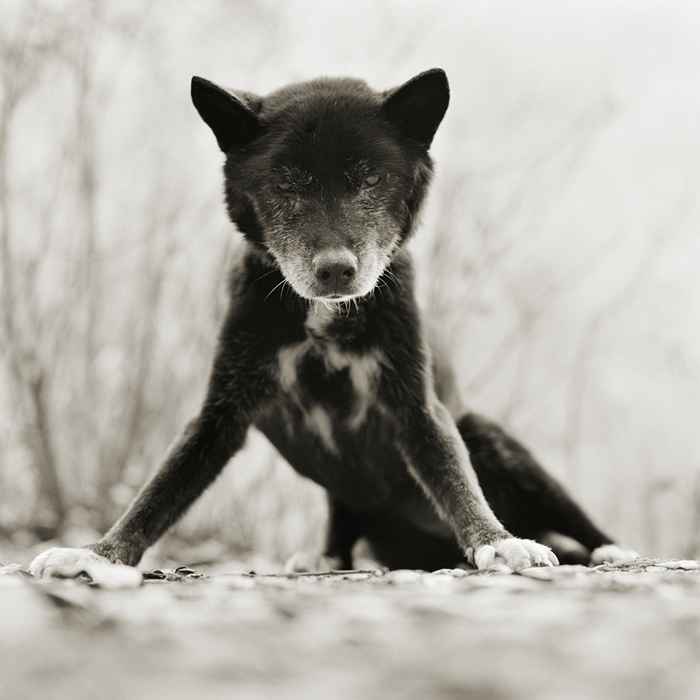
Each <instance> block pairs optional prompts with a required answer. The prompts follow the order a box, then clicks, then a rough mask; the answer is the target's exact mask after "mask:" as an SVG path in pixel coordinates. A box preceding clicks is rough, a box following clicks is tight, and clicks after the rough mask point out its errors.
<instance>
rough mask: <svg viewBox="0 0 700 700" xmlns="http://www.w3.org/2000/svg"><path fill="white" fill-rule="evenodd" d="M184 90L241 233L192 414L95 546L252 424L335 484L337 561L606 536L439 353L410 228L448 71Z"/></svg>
mask: <svg viewBox="0 0 700 700" xmlns="http://www.w3.org/2000/svg"><path fill="white" fill-rule="evenodd" d="M192 98H193V101H194V103H195V106H196V107H197V109H198V111H199V113H200V114H201V116H202V117H203V119H204V121H205V122H206V123H207V124H208V125H209V126H210V127H211V128H212V130H213V131H214V134H215V136H216V138H217V141H218V144H219V146H220V148H221V149H222V150H223V151H224V153H225V155H226V161H225V166H224V174H225V182H226V187H225V193H226V205H227V208H228V212H229V215H230V217H231V220H232V221H233V222H234V223H235V224H236V225H237V227H238V229H239V230H240V231H241V232H242V233H243V235H244V236H245V238H246V239H247V241H248V245H247V249H246V251H245V252H244V254H243V255H242V257H241V258H240V260H238V262H237V263H236V266H235V269H234V270H233V272H232V276H231V303H230V307H229V311H228V315H227V317H226V320H225V323H224V325H223V328H222V331H221V335H220V338H219V345H218V350H217V353H216V357H215V360H214V364H213V369H212V372H211V378H210V382H209V389H208V392H207V395H206V399H205V401H204V404H203V406H202V409H201V411H200V413H199V415H198V416H197V417H196V418H195V419H194V420H193V421H192V422H191V424H190V425H189V426H188V428H187V430H186V431H185V433H184V434H183V436H182V438H181V439H180V440H179V441H178V442H177V444H176V445H175V446H174V447H173V448H172V449H171V450H170V452H169V454H168V456H167V457H166V459H165V462H164V464H163V466H162V467H161V469H160V471H159V472H158V473H157V475H156V476H155V477H154V478H153V479H152V480H151V481H150V482H149V483H148V484H147V485H146V486H145V488H144V489H143V491H142V492H141V494H140V495H139V496H138V497H137V499H136V500H135V502H134V503H133V504H132V506H131V507H130V508H129V509H128V511H127V512H126V513H125V514H124V516H122V518H121V519H120V520H119V521H118V522H117V523H116V525H114V527H113V528H112V529H111V530H110V531H109V532H108V533H107V534H106V535H105V537H104V538H103V539H102V540H101V541H100V542H99V543H98V544H96V545H93V547H92V548H93V549H94V550H95V551H97V552H98V553H100V554H103V555H105V556H107V557H108V558H110V559H112V560H117V559H119V560H121V561H124V562H126V563H130V564H135V563H137V562H138V561H139V559H140V558H141V556H142V554H143V552H144V551H145V550H146V548H147V547H148V546H150V545H151V544H153V543H154V542H155V541H156V540H157V539H158V538H159V537H160V536H161V535H162V534H163V533H164V532H165V531H166V529H167V528H168V527H169V526H170V525H172V524H173V523H174V522H175V521H176V520H177V519H178V518H179V517H180V516H181V515H182V514H183V513H184V512H185V511H186V509H187V508H188V507H189V506H190V504H191V503H192V502H193V501H194V500H195V499H196V498H197V497H198V496H199V495H200V494H201V493H202V491H204V489H206V488H207V486H209V485H210V484H211V483H212V481H213V480H214V479H215V478H216V476H217V475H218V474H219V472H220V471H221V469H222V468H223V466H224V465H225V464H226V462H227V461H228V460H229V459H230V457H231V456H232V455H233V454H234V453H235V452H236V450H238V449H239V448H240V447H241V445H242V444H243V441H244V440H245V436H246V432H247V430H248V429H249V427H250V426H256V427H257V428H259V429H260V430H261V431H262V432H263V433H264V434H265V435H266V436H267V437H268V438H269V440H270V441H271V442H272V444H273V445H274V446H275V447H276V448H277V449H278V450H279V452H280V453H281V454H282V455H283V456H284V457H285V458H286V459H287V461H288V462H289V463H290V464H291V466H292V467H293V468H294V469H296V470H297V471H298V472H299V473H300V474H303V475H304V476H307V477H309V478H310V479H312V480H314V481H315V482H317V483H318V484H321V485H322V486H324V487H325V488H326V489H327V491H328V493H329V501H330V519H329V520H330V528H329V535H328V539H327V545H326V550H327V554H328V555H330V556H334V557H336V558H337V559H338V561H339V562H340V564H341V565H342V566H344V567H350V566H351V565H352V548H353V545H354V544H355V542H356V541H357V540H358V539H359V538H361V537H364V538H366V539H367V540H368V541H369V543H370V545H371V546H372V547H373V549H374V552H375V554H376V555H377V557H378V558H379V559H380V560H381V561H382V562H384V563H386V564H388V565H390V566H411V567H421V568H438V567H442V566H454V565H455V564H457V563H458V562H459V561H460V560H461V559H463V558H464V556H465V553H466V552H469V551H471V550H473V549H474V548H476V547H479V546H481V545H485V544H490V543H494V542H497V541H499V540H500V539H502V538H505V537H509V536H510V533H513V534H514V535H517V536H522V537H527V538H540V537H544V536H545V535H546V533H548V532H550V531H556V532H559V533H562V534H565V535H568V536H570V537H572V538H574V539H576V540H577V541H578V542H580V543H581V544H582V545H583V546H584V547H585V548H586V550H588V551H590V550H592V549H594V548H596V547H598V546H600V545H602V544H605V543H608V542H610V539H609V538H608V537H607V536H606V535H604V534H603V533H601V532H600V531H599V530H598V529H597V528H596V527H595V526H594V525H593V524H592V523H591V521H590V520H589V519H588V518H587V516H586V515H585V514H584V513H583V512H582V511H581V509H580V508H579V507H578V506H577V505H576V504H575V503H574V502H573V501H572V500H571V498H570V497H569V496H568V495H567V494H566V492H565V491H564V489H563V488H562V487H561V486H560V485H559V484H558V483H557V482H556V481H554V480H553V479H552V478H551V477H550V476H548V475H547V474H546V473H545V471H544V470H543V469H542V468H541V467H540V466H539V465H538V464H537V462H536V461H535V460H534V459H533V458H532V456H531V455H530V454H529V453H528V452H527V451H526V450H525V449H524V448H523V447H522V446H521V445H520V444H518V443H517V442H516V441H515V440H514V439H513V438H511V437H509V436H507V435H506V434H505V433H504V432H503V431H502V430H501V429H500V428H498V427H497V426H495V425H494V424H492V423H489V422H488V421H486V420H485V419H483V418H479V417H478V416H475V415H474V414H471V413H466V412H464V411H463V410H462V409H461V408H460V407H458V406H456V404H455V403H454V402H453V401H452V400H451V399H450V397H449V396H450V395H453V394H454V389H455V387H454V386H451V385H450V384H451V383H452V381H451V379H450V378H451V377H452V376H453V375H452V373H451V372H450V371H449V367H448V366H447V365H445V364H444V360H443V359H442V358H441V357H438V356H435V357H434V358H432V363H431V352H430V350H429V341H428V339H427V338H426V332H425V329H424V327H423V324H422V321H421V318H420V316H419V313H418V310H417V307H416V303H415V299H414V292H413V272H412V264H411V260H410V257H409V255H408V253H407V252H406V250H405V249H404V248H403V243H404V241H405V240H406V238H407V237H408V236H409V235H410V234H411V233H412V232H413V229H414V226H415V221H416V216H417V214H418V211H419V209H420V205H421V203H422V201H423V199H424V196H425V193H426V189H427V186H428V183H429V180H430V174H431V172H432V163H431V160H430V157H429V155H428V147H429V146H430V143H431V141H432V139H433V136H434V133H435V130H436V129H437V127H438V125H439V123H440V121H441V120H442V117H443V115H444V113H445V110H446V108H447V103H448V100H449V92H448V87H447V80H446V77H445V74H444V73H443V72H442V71H440V70H433V71H428V72H427V73H423V74H421V75H420V76H417V77H416V78H414V79H412V80H410V81H409V82H408V83H405V84H404V85H403V86H400V87H399V88H397V89H395V90H391V91H388V92H385V93H379V92H375V91H373V90H371V89H370V88H369V87H367V85H366V84H365V83H363V82H360V81H356V80H346V79H323V80H315V81H312V82H310V83H305V84H301V85H293V86H290V87H287V88H284V89H282V90H280V91H278V92H276V93H273V94H272V95H270V96H268V97H265V98H260V97H257V96H255V95H251V94H249V93H246V94H243V93H238V94H236V95H234V94H232V93H231V92H229V91H226V90H223V89H222V88H219V87H218V86H216V85H214V84H213V83H210V82H208V81H205V80H203V79H201V78H194V79H193V81H192ZM338 250H341V251H343V252H344V254H345V255H346V257H347V260H349V261H350V262H349V263H348V265H347V266H346V267H345V268H343V274H342V275H340V274H339V275H338V280H337V287H338V288H337V290H336V291H337V293H328V294H327V293H326V292H327V290H326V291H324V292H323V294H321V293H320V292H319V289H321V286H320V285H321V282H320V281H319V279H320V274H321V273H319V269H320V267H319V266H320V265H321V263H323V262H324V261H326V260H327V256H328V255H330V254H331V253H332V252H333V251H336V252H337V251H338ZM329 251H330V252H329ZM334 254H335V253H334ZM324 256H326V257H324ZM333 259H336V258H333ZM319 261H320V262H319ZM326 282H327V279H326ZM334 284H336V282H334ZM324 289H325V287H324ZM331 291H332V290H331ZM336 299H339V300H340V301H335V300H336ZM433 364H434V365H435V376H436V377H437V378H438V379H440V381H434V379H433V371H432V369H433ZM445 377H447V379H446V380H445ZM448 407H449V409H448ZM470 456H471V462H470ZM477 477H478V480H477ZM482 490H483V493H482ZM484 494H485V497H484ZM487 501H488V503H487ZM489 504H490V506H489ZM492 509H493V510H492ZM494 511H495V514H494Z"/></svg>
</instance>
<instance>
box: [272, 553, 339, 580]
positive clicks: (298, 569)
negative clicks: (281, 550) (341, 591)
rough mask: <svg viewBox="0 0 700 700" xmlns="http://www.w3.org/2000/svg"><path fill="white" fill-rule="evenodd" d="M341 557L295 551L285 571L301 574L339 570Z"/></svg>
mask: <svg viewBox="0 0 700 700" xmlns="http://www.w3.org/2000/svg"><path fill="white" fill-rule="evenodd" d="M340 564H341V562H340V559H339V558H337V557H327V556H325V555H324V554H318V553H314V552H303V551H302V552H295V553H294V554H292V556H291V557H289V559H287V562H286V564H285V565H284V570H285V573H288V574H299V573H310V572H316V571H318V572H321V571H337V570H338V569H339V568H340Z"/></svg>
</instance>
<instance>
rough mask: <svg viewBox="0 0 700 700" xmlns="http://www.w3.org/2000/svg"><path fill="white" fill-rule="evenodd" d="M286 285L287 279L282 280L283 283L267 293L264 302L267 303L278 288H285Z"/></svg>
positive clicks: (279, 283)
mask: <svg viewBox="0 0 700 700" xmlns="http://www.w3.org/2000/svg"><path fill="white" fill-rule="evenodd" d="M286 283H287V280H286V279H282V281H281V282H278V283H277V284H276V285H275V286H274V287H273V288H272V289H271V290H270V291H269V292H268V293H267V296H266V297H265V299H264V301H267V300H268V299H269V298H270V296H271V295H272V293H273V292H274V291H275V290H276V289H277V288H278V287H282V286H284V285H285V284H286Z"/></svg>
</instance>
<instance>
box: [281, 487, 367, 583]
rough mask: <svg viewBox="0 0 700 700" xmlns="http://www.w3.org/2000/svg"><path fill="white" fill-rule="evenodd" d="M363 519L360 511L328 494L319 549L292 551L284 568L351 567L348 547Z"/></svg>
mask: <svg viewBox="0 0 700 700" xmlns="http://www.w3.org/2000/svg"><path fill="white" fill-rule="evenodd" d="M364 529H365V521H364V518H363V517H362V515H361V514H359V513H356V512H355V511H353V510H351V509H350V508H348V507H347V506H346V505H345V504H344V503H341V502H340V501H338V500H337V499H335V498H333V496H331V495H330V494H329V495H328V524H327V526H326V541H325V544H324V548H323V550H322V552H315V553H310V552H304V551H301V552H296V553H295V554H293V555H292V556H291V557H290V558H289V559H288V560H287V563H286V564H285V570H286V571H288V572H290V573H291V572H306V571H328V570H336V571H338V570H346V569H352V566H353V560H352V549H353V547H354V546H355V543H356V542H357V541H358V540H359V539H360V537H362V535H363V534H364Z"/></svg>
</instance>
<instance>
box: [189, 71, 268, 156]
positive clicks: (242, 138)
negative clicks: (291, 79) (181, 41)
mask: <svg viewBox="0 0 700 700" xmlns="http://www.w3.org/2000/svg"><path fill="white" fill-rule="evenodd" d="M191 94H192V102H193V103H194V106H195V107H196V108H197V111H198V112H199V115H200V116H201V117H202V119H204V121H205V122H206V123H207V124H208V125H209V127H210V128H211V130H212V131H213V132H214V136H216V140H217V142H218V144H219V148H220V149H221V150H222V151H223V152H224V153H226V152H228V151H229V150H230V149H231V148H233V147H235V146H244V145H245V144H247V143H250V142H251V141H252V140H253V139H254V138H255V137H256V136H257V135H258V133H259V132H260V128H261V127H260V120H259V119H258V115H257V113H258V112H259V111H260V107H261V105H262V100H261V99H260V98H259V97H257V96H255V95H253V94H251V93H238V94H237V95H234V94H233V93H231V92H229V91H228V90H224V89H223V88H220V87H219V86H218V85H215V84H214V83H212V82H210V81H208V80H205V79H204V78H199V77H197V76H194V77H193V78H192V86H191Z"/></svg>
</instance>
